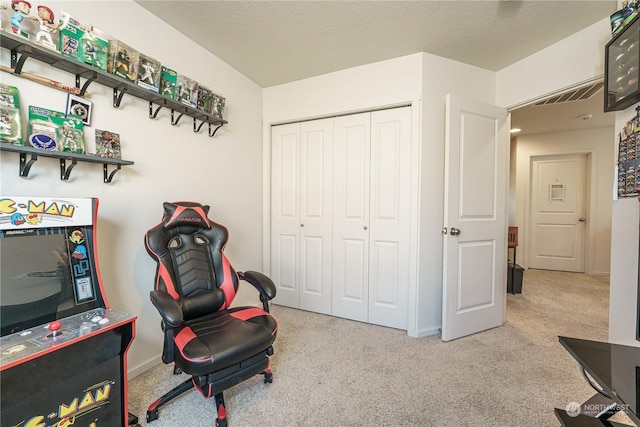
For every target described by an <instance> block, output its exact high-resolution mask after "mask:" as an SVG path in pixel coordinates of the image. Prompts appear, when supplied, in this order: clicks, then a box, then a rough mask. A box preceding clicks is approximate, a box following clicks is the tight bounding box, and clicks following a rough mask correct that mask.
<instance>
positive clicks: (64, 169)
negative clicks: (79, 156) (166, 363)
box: [60, 159, 78, 181]
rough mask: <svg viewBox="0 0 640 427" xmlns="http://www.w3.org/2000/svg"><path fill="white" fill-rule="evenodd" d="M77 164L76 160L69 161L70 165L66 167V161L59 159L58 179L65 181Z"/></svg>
mask: <svg viewBox="0 0 640 427" xmlns="http://www.w3.org/2000/svg"><path fill="white" fill-rule="evenodd" d="M77 164H78V161H77V160H76V159H71V164H70V165H69V167H67V159H60V179H61V180H63V181H67V180H68V179H69V175H71V170H72V169H73V168H75V167H76V165H77Z"/></svg>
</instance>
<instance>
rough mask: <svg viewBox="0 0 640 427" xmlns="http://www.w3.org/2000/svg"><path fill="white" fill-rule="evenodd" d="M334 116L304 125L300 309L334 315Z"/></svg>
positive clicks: (301, 128)
mask: <svg viewBox="0 0 640 427" xmlns="http://www.w3.org/2000/svg"><path fill="white" fill-rule="evenodd" d="M332 158H333V119H323V120H313V121H308V122H303V123H301V124H300V260H299V266H300V268H299V283H300V308H301V309H304V310H310V311H315V312H317V313H324V314H331V251H332V247H331V235H332V230H331V223H332V212H333V208H332V183H333V179H332V175H333V163H332Z"/></svg>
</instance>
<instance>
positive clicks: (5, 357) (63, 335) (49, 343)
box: [0, 308, 133, 369]
mask: <svg viewBox="0 0 640 427" xmlns="http://www.w3.org/2000/svg"><path fill="white" fill-rule="evenodd" d="M132 317H133V316H131V315H130V314H128V313H123V312H119V311H116V310H111V309H104V308H96V309H93V310H89V311H85V312H83V313H79V314H76V315H73V316H69V317H66V318H64V319H60V320H56V321H53V322H50V323H46V324H44V325H39V326H35V327H33V328H30V329H26V330H24V331H20V332H16V333H14V334H11V335H7V336H4V337H2V338H0V354H2V358H1V359H2V363H1V365H0V366H1V367H2V368H3V369H4V368H5V367H6V366H7V365H13V364H15V363H20V361H21V360H22V359H25V358H31V357H36V356H38V354H39V353H43V352H46V351H49V350H52V349H54V348H55V347H58V346H62V345H65V344H71V343H72V342H73V341H75V340H78V339H81V338H84V337H85V336H86V335H89V334H92V333H95V332H96V331H101V330H105V329H110V328H113V327H116V326H118V325H119V324H121V323H122V322H126V321H130V320H131V319H132Z"/></svg>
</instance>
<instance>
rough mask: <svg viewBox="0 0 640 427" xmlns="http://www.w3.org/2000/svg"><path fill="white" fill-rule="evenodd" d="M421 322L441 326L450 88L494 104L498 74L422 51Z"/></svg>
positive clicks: (429, 327)
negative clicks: (446, 140) (446, 152)
mask: <svg viewBox="0 0 640 427" xmlns="http://www.w3.org/2000/svg"><path fill="white" fill-rule="evenodd" d="M422 81H423V83H422V85H423V101H422V123H421V127H422V153H421V162H422V164H421V176H420V189H421V190H420V224H419V227H420V228H419V233H420V234H419V235H420V253H419V268H420V277H419V289H418V295H417V298H418V306H419V307H420V310H419V313H418V323H419V325H420V328H421V330H426V331H432V330H434V329H437V328H440V327H441V326H442V287H443V282H442V280H443V264H442V262H443V236H442V227H443V226H444V156H445V112H446V111H445V108H446V96H447V94H448V93H451V94H455V95H458V96H461V97H464V98H466V99H473V100H476V101H481V102H484V103H487V104H495V84H496V83H495V73H494V72H491V71H487V70H484V69H481V68H477V67H472V66H470V65H467V64H462V63H460V62H456V61H452V60H449V59H446V58H441V57H438V56H435V55H429V54H423V73H422Z"/></svg>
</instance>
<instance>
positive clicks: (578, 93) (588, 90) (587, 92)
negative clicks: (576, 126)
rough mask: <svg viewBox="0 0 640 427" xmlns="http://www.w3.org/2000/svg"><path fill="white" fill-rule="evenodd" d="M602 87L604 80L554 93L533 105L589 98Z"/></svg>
mask: <svg viewBox="0 0 640 427" xmlns="http://www.w3.org/2000/svg"><path fill="white" fill-rule="evenodd" d="M603 87H604V82H598V83H594V84H592V85H589V86H583V87H581V88H578V89H574V90H571V91H569V92H565V93H562V94H560V95H554V96H552V97H551V98H547V99H543V100H542V101H538V102H536V103H535V104H533V105H534V107H539V106H541V105H550V104H561V103H563V102H571V101H582V100H585V99H589V98H591V97H592V96H593V95H594V94H596V93H597V92H598V91H599V90H600V89H602V88H603Z"/></svg>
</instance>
